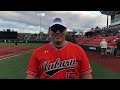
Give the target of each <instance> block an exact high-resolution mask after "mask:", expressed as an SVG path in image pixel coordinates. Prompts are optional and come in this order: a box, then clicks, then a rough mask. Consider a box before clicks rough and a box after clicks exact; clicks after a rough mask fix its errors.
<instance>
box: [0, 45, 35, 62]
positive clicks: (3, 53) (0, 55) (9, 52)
mask: <svg viewBox="0 0 120 90" xmlns="http://www.w3.org/2000/svg"><path fill="white" fill-rule="evenodd" d="M34 49H35V48H30V47H29V48H28V47H14V46H0V60H2V59H4V58H8V57H12V56H16V55H20V54H24V53H27V52H30V51H33V50H34Z"/></svg>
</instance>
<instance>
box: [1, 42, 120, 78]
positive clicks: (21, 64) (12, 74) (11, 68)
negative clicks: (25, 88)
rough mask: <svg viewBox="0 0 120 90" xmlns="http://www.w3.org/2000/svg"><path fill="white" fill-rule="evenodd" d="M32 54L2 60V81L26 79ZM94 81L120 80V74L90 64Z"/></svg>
mask: <svg viewBox="0 0 120 90" xmlns="http://www.w3.org/2000/svg"><path fill="white" fill-rule="evenodd" d="M41 45H44V44H41V43H18V46H20V47H35V48H37V47H40V46H41ZM0 46H15V44H14V43H0ZM31 54H32V53H28V54H24V55H20V56H16V57H12V58H7V59H4V60H0V79H25V77H26V73H25V72H26V70H27V66H28V63H29V59H30V57H31ZM90 64H91V67H92V69H93V73H92V74H93V78H94V79H120V74H119V73H115V72H112V71H111V70H109V69H106V68H104V67H102V66H100V65H98V64H95V63H93V62H90Z"/></svg>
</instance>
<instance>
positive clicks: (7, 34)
mask: <svg viewBox="0 0 120 90" xmlns="http://www.w3.org/2000/svg"><path fill="white" fill-rule="evenodd" d="M0 39H18V33H17V32H3V31H0Z"/></svg>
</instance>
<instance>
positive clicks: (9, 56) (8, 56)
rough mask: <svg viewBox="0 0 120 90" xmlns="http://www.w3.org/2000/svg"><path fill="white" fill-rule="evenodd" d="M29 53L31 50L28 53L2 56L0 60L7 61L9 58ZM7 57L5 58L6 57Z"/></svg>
mask: <svg viewBox="0 0 120 90" xmlns="http://www.w3.org/2000/svg"><path fill="white" fill-rule="evenodd" d="M31 51H33V50H29V51H24V52H20V53H17V54H9V55H4V56H5V57H4V56H2V57H4V58H1V59H0V60H3V59H7V58H11V57H15V56H20V55H23V54H27V53H30V52H31ZM6 56H7V57H6Z"/></svg>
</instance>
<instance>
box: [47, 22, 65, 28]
mask: <svg viewBox="0 0 120 90" xmlns="http://www.w3.org/2000/svg"><path fill="white" fill-rule="evenodd" d="M56 24H59V25H62V26H64V27H66V25H65V24H63V23H60V22H56V23H52V24H51V25H49V27H52V26H53V25H56Z"/></svg>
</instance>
